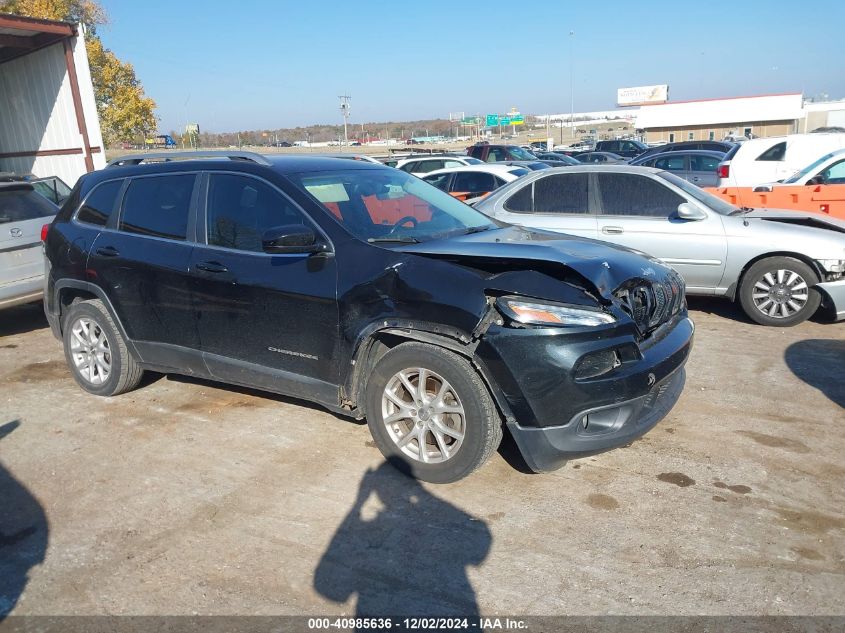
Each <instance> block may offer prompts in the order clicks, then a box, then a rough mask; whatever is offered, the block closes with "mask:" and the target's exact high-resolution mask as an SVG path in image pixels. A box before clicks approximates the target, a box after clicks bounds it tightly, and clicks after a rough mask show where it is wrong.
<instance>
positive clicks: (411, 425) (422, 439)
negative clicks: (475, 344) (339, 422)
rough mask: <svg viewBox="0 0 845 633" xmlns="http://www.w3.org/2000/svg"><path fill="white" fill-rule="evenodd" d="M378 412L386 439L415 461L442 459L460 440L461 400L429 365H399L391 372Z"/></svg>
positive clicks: (462, 431)
mask: <svg viewBox="0 0 845 633" xmlns="http://www.w3.org/2000/svg"><path fill="white" fill-rule="evenodd" d="M381 413H382V420H383V421H384V425H385V427H386V429H387V433H388V435H389V436H390V439H391V440H393V442H394V443H395V444H396V446H397V447H398V448H399V449H400V450H401V451H402V452H403V453H404V454H405V455H407V456H408V457H411V458H412V459H415V460H417V461H420V462H423V463H425V464H436V463H441V462H445V461H447V460H449V459H451V458H452V457H454V456H455V454H456V453H457V452H458V450H460V448H461V445H462V444H463V440H464V434H465V433H466V414H465V412H464V407H463V404H461V400H460V398H459V397H458V394H457V392H456V391H455V389H454V388H453V387H452V385H450V384H449V382H448V381H446V379H445V378H443V377H442V376H441V375H439V374H437V373H436V372H433V371H431V370H429V369H425V368H422V367H419V368H414V369H403V370H402V371H400V372H397V373H396V374H394V375H393V377H392V378H391V379H390V380H389V381H388V382H387V386H386V387H385V388H384V393H383V394H382V398H381Z"/></svg>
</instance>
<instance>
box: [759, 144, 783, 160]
mask: <svg viewBox="0 0 845 633" xmlns="http://www.w3.org/2000/svg"><path fill="white" fill-rule="evenodd" d="M784 156H786V141H781V142H780V143H776V144H775V145H772V146H771V147H770V148H769V149H767V150H766V151H765V152H763V153H762V154H760V155H759V156H758V157H757V160H783V159H784Z"/></svg>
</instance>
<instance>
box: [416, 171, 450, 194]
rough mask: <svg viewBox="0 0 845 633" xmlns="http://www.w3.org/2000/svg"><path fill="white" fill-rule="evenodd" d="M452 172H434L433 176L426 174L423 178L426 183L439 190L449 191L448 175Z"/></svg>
mask: <svg viewBox="0 0 845 633" xmlns="http://www.w3.org/2000/svg"><path fill="white" fill-rule="evenodd" d="M451 175H452V174H436V175H434V176H426V177H425V178H423V180H425V181H426V182H427V183H428V184H430V185H434V186H435V187H437V188H438V189H440V190H441V191H449V177H450V176H451Z"/></svg>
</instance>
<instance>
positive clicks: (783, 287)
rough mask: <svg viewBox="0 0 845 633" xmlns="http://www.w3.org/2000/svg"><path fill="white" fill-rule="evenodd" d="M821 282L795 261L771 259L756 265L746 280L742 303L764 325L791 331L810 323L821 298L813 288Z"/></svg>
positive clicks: (741, 296)
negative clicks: (808, 320)
mask: <svg viewBox="0 0 845 633" xmlns="http://www.w3.org/2000/svg"><path fill="white" fill-rule="evenodd" d="M818 281H819V278H818V275H816V273H815V271H814V270H813V269H812V268H810V267H809V266H808V265H807V264H805V263H804V262H802V261H800V260H797V259H795V258H793V257H769V258H767V259H763V260H760V261H759V262H757V263H756V264H754V265H753V266H752V267H751V268H749V269H748V271H747V272H746V273H745V275H744V277H743V278H742V284H741V286H740V289H739V301H740V304H741V305H742V309H743V310H744V311H745V313H746V314H747V315H748V316H749V317H750V318H751V319H752V320H754V321H756V322H757V323H760V324H761V325H773V326H782V327H788V326H791V325H797V324H798V323H801V322H803V321H806V320H807V319H809V318H810V317H811V316H812V315H813V313H815V311H816V310H817V309H818V307H819V303H821V296H820V295H819V293H818V291H816V290H815V289H813V288H812V286H814V285H815V284H816V283H818Z"/></svg>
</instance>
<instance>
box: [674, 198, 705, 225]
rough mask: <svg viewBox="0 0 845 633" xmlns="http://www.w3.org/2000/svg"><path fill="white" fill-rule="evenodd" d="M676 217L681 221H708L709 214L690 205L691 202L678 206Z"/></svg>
mask: <svg viewBox="0 0 845 633" xmlns="http://www.w3.org/2000/svg"><path fill="white" fill-rule="evenodd" d="M675 217H676V218H678V219H679V220H689V221H692V222H695V221H698V220H706V219H707V214H706V213H704V211H702V210H701V209H699V208H698V207H696V206H695V205H692V204H690V203H689V202H682V203H681V204H679V205H678V210H677V211H676V213H675Z"/></svg>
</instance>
